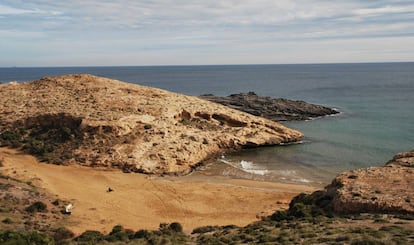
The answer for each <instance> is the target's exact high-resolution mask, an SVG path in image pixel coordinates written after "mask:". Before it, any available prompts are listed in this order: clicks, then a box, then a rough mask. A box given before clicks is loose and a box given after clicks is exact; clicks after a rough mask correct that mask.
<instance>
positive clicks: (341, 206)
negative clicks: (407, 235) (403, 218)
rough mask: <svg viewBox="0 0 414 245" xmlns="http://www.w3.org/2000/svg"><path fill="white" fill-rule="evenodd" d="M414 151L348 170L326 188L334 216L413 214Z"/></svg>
mask: <svg viewBox="0 0 414 245" xmlns="http://www.w3.org/2000/svg"><path fill="white" fill-rule="evenodd" d="M413 180H414V151H410V152H403V153H399V154H397V155H396V156H395V157H394V158H393V159H392V160H391V161H389V162H388V163H386V164H385V166H380V167H369V168H363V169H356V170H351V171H348V172H345V173H342V174H340V175H338V176H337V177H336V178H335V179H334V180H333V181H332V183H331V184H330V185H329V186H327V187H326V195H327V196H328V197H330V199H332V203H331V207H332V209H333V211H334V212H336V213H403V214H404V213H410V214H414V186H413V185H412V181H413Z"/></svg>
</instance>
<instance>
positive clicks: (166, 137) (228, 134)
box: [0, 74, 303, 174]
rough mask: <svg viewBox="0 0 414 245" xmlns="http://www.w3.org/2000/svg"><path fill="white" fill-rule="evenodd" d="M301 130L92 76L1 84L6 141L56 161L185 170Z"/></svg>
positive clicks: (1, 138) (0, 119) (1, 128)
mask: <svg viewBox="0 0 414 245" xmlns="http://www.w3.org/2000/svg"><path fill="white" fill-rule="evenodd" d="M302 136H303V135H302V134H301V133H300V132H297V131H295V130H291V129H288V128H286V127H284V126H282V125H280V124H278V123H275V122H272V121H270V120H267V119H264V118H260V117H256V116H252V115H250V114H247V113H244V112H240V111H237V110H234V109H231V108H228V107H225V106H222V105H219V104H216V103H212V102H208V101H205V100H202V99H200V98H197V97H192V96H185V95H181V94H176V93H171V92H167V91H164V90H161V89H156V88H149V87H144V86H139V85H134V84H128V83H124V82H121V81H116V80H111V79H107V78H102V77H96V76H92V75H80V74H75V75H65V76H60V77H47V78H43V79H40V80H37V81H34V82H30V83H20V84H17V83H10V84H1V85H0V143H1V144H2V145H8V146H13V147H22V149H24V150H26V151H28V152H31V153H32V154H34V155H36V156H38V157H40V158H41V159H43V160H45V161H48V162H52V163H59V164H69V163H79V164H82V165H87V166H104V167H117V168H121V169H123V170H124V171H127V172H129V171H134V172H144V173H158V174H162V173H187V172H189V171H191V168H192V167H194V166H196V165H197V164H199V163H200V162H202V161H205V160H206V159H209V158H211V157H214V156H216V155H217V154H221V153H224V152H228V151H234V150H238V149H240V148H242V147H244V146H249V147H250V146H261V145H276V144H280V143H287V142H294V141H298V140H300V139H301V138H302Z"/></svg>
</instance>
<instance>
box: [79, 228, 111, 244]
mask: <svg viewBox="0 0 414 245" xmlns="http://www.w3.org/2000/svg"><path fill="white" fill-rule="evenodd" d="M103 238H104V235H103V234H102V233H100V232H99V231H90V230H89V231H85V232H84V233H82V234H80V235H79V236H78V237H76V238H75V241H77V242H82V243H87V244H96V243H98V242H100V241H103Z"/></svg>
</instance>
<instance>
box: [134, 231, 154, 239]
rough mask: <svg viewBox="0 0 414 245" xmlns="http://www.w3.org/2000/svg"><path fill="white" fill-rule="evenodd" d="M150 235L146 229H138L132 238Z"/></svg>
mask: <svg viewBox="0 0 414 245" xmlns="http://www.w3.org/2000/svg"><path fill="white" fill-rule="evenodd" d="M150 235H151V233H150V232H149V231H147V230H139V231H137V232H135V234H134V239H141V238H145V239H147V238H148V237H149V236H150Z"/></svg>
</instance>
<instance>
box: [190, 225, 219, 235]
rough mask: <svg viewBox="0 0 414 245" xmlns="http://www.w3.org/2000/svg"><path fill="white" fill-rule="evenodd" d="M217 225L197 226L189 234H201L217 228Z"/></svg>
mask: <svg viewBox="0 0 414 245" xmlns="http://www.w3.org/2000/svg"><path fill="white" fill-rule="evenodd" d="M217 228H218V226H210V225H209V226H203V227H198V228H195V229H194V230H193V232H191V234H203V233H208V232H212V231H215V230H217Z"/></svg>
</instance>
